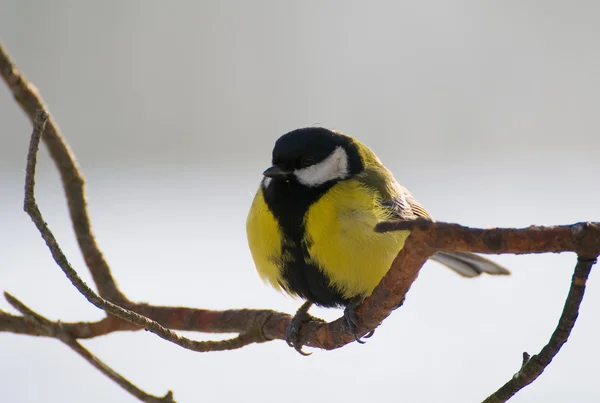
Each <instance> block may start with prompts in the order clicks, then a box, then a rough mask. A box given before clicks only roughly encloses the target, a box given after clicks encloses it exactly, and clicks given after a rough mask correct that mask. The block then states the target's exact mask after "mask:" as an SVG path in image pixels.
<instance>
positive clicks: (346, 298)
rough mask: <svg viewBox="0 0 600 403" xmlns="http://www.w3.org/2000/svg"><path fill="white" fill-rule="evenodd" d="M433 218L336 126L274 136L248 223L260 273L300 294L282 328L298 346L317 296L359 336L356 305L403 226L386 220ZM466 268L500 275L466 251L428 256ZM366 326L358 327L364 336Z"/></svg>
mask: <svg viewBox="0 0 600 403" xmlns="http://www.w3.org/2000/svg"><path fill="white" fill-rule="evenodd" d="M414 219H430V220H433V218H432V217H431V215H430V214H429V213H428V212H427V210H425V208H424V207H423V206H421V204H419V203H418V202H417V200H416V199H415V198H414V197H413V196H412V194H411V193H410V192H409V191H408V190H407V189H406V188H404V187H402V186H401V185H400V184H399V183H398V182H397V181H396V179H395V178H394V176H393V174H392V173H391V172H390V171H389V170H388V169H387V168H386V167H385V166H384V165H383V163H382V162H381V161H380V159H379V158H378V157H377V156H376V155H375V153H374V152H373V151H372V150H371V149H370V148H369V147H367V146H366V145H365V144H363V143H361V142H360V141H358V140H356V139H355V138H353V137H351V136H349V135H347V134H344V133H342V132H339V131H336V130H331V129H327V128H323V127H305V128H300V129H296V130H293V131H290V132H288V133H286V134H284V135H282V136H281V137H279V139H277V141H276V142H275V146H274V148H273V152H272V161H271V166H270V167H269V168H267V169H266V170H265V171H264V172H263V178H262V180H261V182H260V185H259V187H258V191H257V192H256V193H255V196H254V199H253V201H252V204H251V207H250V210H249V212H248V217H247V220H246V233H247V238H248V245H249V249H250V253H251V255H252V259H253V261H254V264H255V266H256V270H257V272H258V274H259V276H260V277H261V278H262V279H263V280H264V281H265V282H267V283H268V284H270V285H271V286H272V287H273V288H275V289H276V290H278V291H281V292H284V293H287V294H289V295H291V296H293V297H300V298H301V299H304V300H305V303H304V304H303V305H302V306H301V307H300V309H298V311H297V312H296V315H295V316H294V317H293V319H292V320H291V322H290V325H289V327H288V328H287V331H286V341H287V343H288V344H289V345H290V346H291V347H294V348H295V349H296V350H297V351H298V352H300V353H301V354H306V353H304V352H303V351H302V345H301V344H300V343H299V342H298V338H299V337H298V335H299V329H300V328H301V326H302V323H304V322H305V321H306V320H308V318H309V317H310V315H309V314H308V310H309V309H310V307H311V306H312V305H313V304H314V305H317V306H320V307H326V308H345V310H344V318H345V322H346V325H347V326H348V329H349V331H350V332H351V333H352V334H353V335H354V337H355V339H356V341H358V342H362V341H361V338H360V337H359V335H357V333H356V321H357V318H356V314H355V312H354V311H355V309H356V307H357V306H358V305H359V304H360V302H362V300H364V299H365V298H366V297H368V296H369V295H371V293H372V292H373V290H374V289H375V287H376V286H377V285H378V284H379V282H380V280H381V279H382V278H383V276H384V275H385V274H386V273H387V271H388V270H389V268H390V267H391V264H392V261H393V260H394V258H395V257H396V255H397V254H398V252H399V251H400V250H401V249H402V248H403V247H404V242H405V240H406V238H407V237H408V236H409V235H410V231H409V230H406V231H396V232H386V233H378V232H375V230H374V228H375V226H376V225H377V223H379V222H381V221H387V220H414ZM431 259H432V260H434V261H437V262H439V263H441V264H443V265H445V266H447V267H448V268H450V269H452V270H454V271H455V272H457V273H458V274H460V275H461V276H464V277H476V276H478V275H480V274H482V273H487V274H491V275H507V274H510V272H509V271H508V270H507V269H505V268H504V267H502V266H500V265H499V264H497V263H495V262H493V261H491V260H488V259H486V258H483V257H481V256H479V255H476V254H473V253H466V252H438V253H436V254H434V255H433V256H432V257H431ZM371 335H372V332H371V333H369V334H367V335H366V336H364V337H370V336H371Z"/></svg>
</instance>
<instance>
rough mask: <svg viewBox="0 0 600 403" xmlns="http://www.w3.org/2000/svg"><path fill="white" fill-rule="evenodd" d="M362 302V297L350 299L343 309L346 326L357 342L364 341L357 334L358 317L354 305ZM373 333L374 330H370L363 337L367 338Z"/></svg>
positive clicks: (361, 342) (362, 342)
mask: <svg viewBox="0 0 600 403" xmlns="http://www.w3.org/2000/svg"><path fill="white" fill-rule="evenodd" d="M361 302H362V299H358V298H355V299H352V300H351V301H350V303H349V304H348V305H347V306H346V309H344V319H345V321H346V326H347V328H348V330H349V331H350V333H351V334H352V336H354V340H356V342H357V343H359V344H365V342H364V341H362V340H361V337H360V336H359V335H358V329H357V328H358V317H357V316H356V307H357V306H358V305H359V304H360V303H361ZM373 334H375V330H371V331H370V332H369V333H367V334H365V335H364V336H363V337H364V338H365V339H368V338H369V337H371V336H373Z"/></svg>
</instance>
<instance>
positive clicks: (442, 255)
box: [431, 252, 510, 277]
mask: <svg viewBox="0 0 600 403" xmlns="http://www.w3.org/2000/svg"><path fill="white" fill-rule="evenodd" d="M431 260H435V261H436V262H438V263H441V264H443V265H444V266H446V267H448V268H450V269H452V270H454V271H455V272H457V273H458V274H460V275H461V276H464V277H477V276H479V275H480V274H481V273H487V274H491V275H500V276H502V275H504V276H505V275H508V274H510V271H508V270H507V269H505V268H504V267H502V266H500V265H499V264H498V263H495V262H492V261H491V260H489V259H486V258H484V257H481V256H479V255H476V254H474V253H469V252H438V253H436V254H435V255H433V256H432V257H431Z"/></svg>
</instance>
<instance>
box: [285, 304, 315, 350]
mask: <svg viewBox="0 0 600 403" xmlns="http://www.w3.org/2000/svg"><path fill="white" fill-rule="evenodd" d="M311 306H312V303H311V302H305V303H304V304H302V306H301V307H300V308H299V309H298V311H297V312H296V314H295V315H294V317H293V318H292V320H291V321H290V324H289V325H288V327H287V329H286V330H285V341H286V343H287V344H288V346H290V347H293V348H294V350H296V351H297V352H298V353H300V354H301V355H303V356H305V357H306V356H309V355H311V354H312V353H307V352H305V351H302V347H303V346H302V343H300V341H299V340H298V339H299V338H300V337H299V336H300V329H301V328H302V324H303V323H304V322H306V321H307V320H309V319H310V315H309V314H308V310H309V309H310V307H311Z"/></svg>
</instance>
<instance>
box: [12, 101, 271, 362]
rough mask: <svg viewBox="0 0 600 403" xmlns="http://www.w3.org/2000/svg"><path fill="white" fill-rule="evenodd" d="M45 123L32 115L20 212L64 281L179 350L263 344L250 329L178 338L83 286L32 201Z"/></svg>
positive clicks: (41, 115) (44, 116)
mask: <svg viewBox="0 0 600 403" xmlns="http://www.w3.org/2000/svg"><path fill="white" fill-rule="evenodd" d="M47 120H48V113H47V112H46V111H45V110H43V109H41V110H39V111H38V113H37V114H36V117H35V120H34V126H33V133H32V134H31V141H30V144H29V152H28V153H27V166H26V168H25V205H24V209H25V211H26V212H27V214H29V216H30V217H31V220H32V221H33V222H34V224H35V226H36V227H37V229H38V231H39V232H40V234H41V235H42V238H43V239H44V241H46V245H48V248H49V249H50V252H51V253H52V257H53V258H54V261H55V262H56V264H58V266H59V267H60V268H61V269H62V270H63V272H64V273H65V275H66V276H67V278H68V279H69V280H70V281H71V283H72V284H73V285H74V286H75V288H77V290H78V291H79V292H80V293H81V294H82V295H83V296H84V297H85V298H86V299H87V300H88V301H89V302H90V303H91V304H93V305H94V306H96V307H98V308H100V309H102V310H104V311H105V312H106V313H109V314H111V315H114V316H117V317H119V318H121V319H124V320H126V321H128V322H130V323H132V324H134V325H136V326H139V327H142V328H144V329H146V330H149V331H150V332H152V333H154V334H156V335H157V336H159V337H161V338H163V339H165V340H167V341H170V342H172V343H175V344H177V345H179V346H181V347H183V348H186V349H188V350H193V351H200V352H206V351H220V350H232V349H236V348H240V347H243V346H245V345H247V344H250V343H258V342H261V341H265V339H264V336H263V335H262V334H261V333H260V332H256V331H254V329H250V330H248V331H245V332H243V333H241V334H240V335H239V336H238V337H235V338H233V339H229V340H219V341H211V340H208V341H196V340H191V339H188V338H187V337H183V336H180V335H178V334H177V333H175V332H173V331H171V330H169V329H167V328H166V327H164V326H161V325H160V324H159V323H158V322H155V321H153V320H151V319H148V318H147V317H145V316H142V315H140V314H138V313H135V312H133V311H130V310H128V309H125V308H122V307H120V306H118V305H116V304H113V303H112V302H110V301H108V300H106V299H104V298H102V297H101V296H99V295H98V294H97V293H96V292H94V290H92V289H91V288H90V287H89V286H88V285H87V284H86V283H85V281H83V280H82V279H81V277H79V275H78V274H77V272H76V271H75V270H74V269H73V267H72V266H71V264H70V263H69V261H68V259H67V257H66V256H65V254H64V253H63V251H62V250H61V248H60V246H59V245H58V242H57V240H56V238H55V237H54V234H53V233H52V231H51V230H50V228H49V227H48V224H47V223H46V221H45V220H44V217H43V216H42V213H41V212H40V209H39V208H38V205H37V202H36V200H35V168H36V165H37V152H38V148H39V144H40V139H41V136H42V133H43V132H44V128H45V126H46V121H47Z"/></svg>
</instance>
